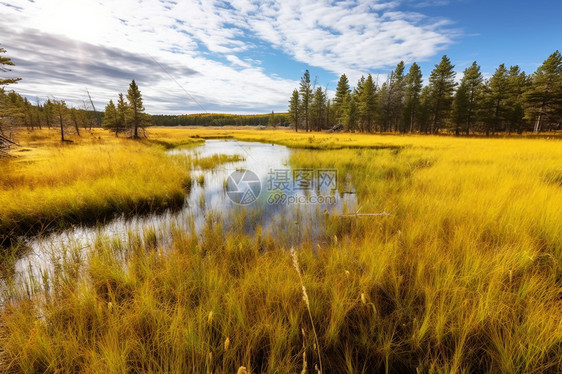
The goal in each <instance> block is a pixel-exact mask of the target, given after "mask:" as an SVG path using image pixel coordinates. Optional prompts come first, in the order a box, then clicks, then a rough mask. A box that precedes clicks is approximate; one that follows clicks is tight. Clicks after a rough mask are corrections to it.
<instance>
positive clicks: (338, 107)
mask: <svg viewBox="0 0 562 374" xmlns="http://www.w3.org/2000/svg"><path fill="white" fill-rule="evenodd" d="M350 93H351V89H350V87H349V80H348V79H347V76H346V75H345V74H342V76H341V77H340V79H339V81H338V86H337V87H336V96H335V97H334V102H333V105H332V106H333V112H334V116H335V118H336V121H338V122H342V119H343V117H344V111H345V108H344V101H345V100H346V99H347V97H348V96H349V94H350Z"/></svg>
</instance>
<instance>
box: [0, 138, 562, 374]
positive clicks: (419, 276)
mask: <svg viewBox="0 0 562 374" xmlns="http://www.w3.org/2000/svg"><path fill="white" fill-rule="evenodd" d="M166 131H171V130H166ZM178 131H181V132H182V134H184V135H186V134H193V132H192V131H194V130H191V129H190V130H178ZM201 131H202V132H208V131H210V130H201ZM245 131H247V130H245ZM209 133H210V132H209ZM275 134H276V133H273V132H272V133H271V134H269V133H265V132H262V131H256V132H255V134H253V133H251V132H249V131H248V132H247V133H244V135H243V136H244V137H247V138H248V137H254V138H255V139H257V138H259V137H270V139H269V140H270V141H275V140H276V138H275V136H276V135H275ZM206 135H208V133H205V134H203V135H202V136H206ZM178 136H179V135H178ZM182 136H183V135H182ZM278 136H279V138H280V139H281V140H283V141H285V142H291V141H292V140H290V139H289V138H288V137H289V136H294V135H290V134H287V135H285V133H284V132H280V133H278ZM298 136H299V137H300V139H296V140H295V141H296V144H297V146H299V144H301V143H300V142H308V140H307V137H308V136H310V135H301V134H299V135H298ZM314 136H315V137H316V140H317V139H318V138H320V137H323V136H325V135H324V134H317V135H314ZM338 136H340V135H338ZM342 136H343V135H342ZM346 136H347V135H346ZM349 137H350V139H352V142H354V143H357V144H358V143H360V144H362V146H363V147H366V146H367V145H368V144H369V142H371V143H373V144H383V143H384V144H387V143H388V144H389V145H399V146H400V147H399V148H397V147H388V148H381V147H378V149H368V148H360V149H358V148H357V147H352V148H345V149H341V150H334V149H326V150H316V151H311V150H306V149H302V150H299V151H295V152H294V153H293V154H292V156H291V160H290V162H291V165H292V166H295V167H330V168H332V167H333V168H337V169H338V170H339V173H340V174H339V175H340V176H341V175H349V176H350V178H351V179H352V181H353V185H354V186H355V189H356V192H357V195H358V202H359V204H360V206H361V207H362V210H361V211H362V212H365V213H369V212H373V213H374V212H382V211H386V212H389V213H391V215H390V216H384V217H375V218H373V217H363V218H362V217H343V218H342V217H339V216H337V215H329V216H327V217H326V218H325V221H324V222H323V223H322V224H324V225H325V229H326V233H325V236H324V237H323V238H322V240H321V241H320V242H319V243H317V244H315V245H313V244H312V243H311V242H307V241H304V242H303V243H302V244H301V246H300V248H299V249H298V268H299V274H298V275H297V274H296V272H295V270H294V269H293V267H294V262H293V260H294V257H291V255H290V254H289V247H286V246H283V245H280V244H279V243H280V242H279V241H277V240H275V239H273V238H272V237H271V236H270V235H269V233H267V232H266V233H263V232H262V231H261V230H260V229H257V230H256V233H255V234H253V235H248V234H246V230H245V228H244V227H237V226H236V225H229V222H232V219H236V217H234V218H232V217H228V220H229V221H228V222H225V221H224V220H223V219H222V218H221V215H220V214H214V213H213V212H208V213H207V221H206V224H205V226H204V227H203V228H202V229H201V232H198V233H196V232H195V229H194V228H193V227H194V225H193V223H192V224H191V227H192V229H191V230H189V232H187V231H185V230H181V229H179V228H176V229H174V227H176V226H175V225H171V227H172V229H170V231H169V232H160V231H159V230H157V229H155V230H154V231H153V232H150V230H148V231H146V230H145V234H144V236H143V237H139V236H138V235H137V234H135V233H131V234H130V238H129V240H128V241H127V242H122V241H119V240H111V239H109V238H99V239H98V240H97V241H96V242H95V243H94V245H93V249H92V251H91V253H90V254H89V257H88V259H87V260H80V259H77V258H76V256H68V257H66V260H63V262H62V264H61V266H59V267H57V269H58V270H57V271H54V272H53V274H50V275H49V276H48V277H43V278H42V279H31V280H30V281H29V282H28V283H29V285H28V286H27V287H20V288H17V287H13V288H12V291H11V293H10V294H9V295H8V296H9V297H7V298H5V302H4V308H3V310H2V312H1V314H0V327H1V329H2V330H1V331H2V332H1V334H0V336H1V338H0V352H1V353H0V360H1V362H2V365H1V366H2V370H3V371H4V372H8V373H10V372H102V371H106V372H197V373H203V372H236V371H237V370H238V372H246V371H247V372H249V373H260V372H280V373H289V372H291V373H294V372H300V371H301V370H303V367H304V368H306V370H307V371H308V372H312V371H313V370H314V367H313V366H314V364H315V362H316V357H320V354H321V357H322V366H323V368H324V371H325V372H338V373H340V372H341V373H344V372H347V373H358V372H359V373H370V372H439V373H473V372H507V373H509V372H511V373H520V372H529V373H545V372H546V373H557V372H560V371H562V359H561V357H562V345H561V341H562V323H561V322H560V321H562V304H561V302H560V295H561V294H562V284H561V279H562V266H561V261H562V226H561V225H562V209H560V207H561V206H562V188H561V187H560V185H559V184H558V183H554V182H553V180H554V181H555V180H556V175H557V174H556V173H557V170H559V168H560V164H561V161H562V147H560V142H559V141H556V140H554V141H547V140H541V139H453V138H435V137H427V138H424V141H421V140H418V138H417V137H376V136H365V137H364V138H361V137H360V136H357V135H353V136H352V135H350V136H349ZM316 140H314V141H316ZM357 144H355V145H357ZM336 145H337V144H336ZM552 173H554V174H552ZM552 175H554V177H553V176H552ZM339 183H344V181H343V180H342V178H340V180H339ZM238 214H239V215H240V216H239V221H240V222H242V221H247V217H249V213H248V212H247V211H244V210H241V211H239V213H238ZM177 227H181V225H177ZM225 227H228V229H227V230H226V232H225ZM279 230H293V229H292V228H288V227H282V228H279ZM168 237H169V238H171V239H170V240H169V242H170V244H169V245H167V246H166V249H164V246H163V244H162V240H164V239H163V238H168ZM65 261H66V262H65ZM45 279H48V282H49V284H50V286H49V287H37V285H41V284H42V283H44V282H45ZM303 285H305V287H306V295H307V300H308V304H307V303H305V302H303ZM33 289H35V290H38V291H36V292H35V293H33V292H31V293H30V292H28V291H26V290H33ZM313 325H314V326H313ZM303 331H304V333H303ZM312 331H315V332H316V335H315V334H314V333H312ZM227 342H228V343H227ZM319 349H320V350H321V351H320V354H319V353H318V350H319Z"/></svg>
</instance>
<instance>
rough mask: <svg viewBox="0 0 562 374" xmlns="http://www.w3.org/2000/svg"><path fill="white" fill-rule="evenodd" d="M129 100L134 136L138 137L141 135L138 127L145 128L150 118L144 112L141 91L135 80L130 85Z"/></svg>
mask: <svg viewBox="0 0 562 374" xmlns="http://www.w3.org/2000/svg"><path fill="white" fill-rule="evenodd" d="M127 100H128V101H129V117H130V122H131V125H132V127H133V138H135V139H137V138H138V137H139V134H138V129H139V128H144V126H145V125H146V122H147V119H148V118H147V115H146V114H145V113H144V105H143V104H142V95H141V92H140V90H139V87H138V86H137V84H136V83H135V81H134V80H133V81H132V82H131V84H130V85H129V90H128V91H127Z"/></svg>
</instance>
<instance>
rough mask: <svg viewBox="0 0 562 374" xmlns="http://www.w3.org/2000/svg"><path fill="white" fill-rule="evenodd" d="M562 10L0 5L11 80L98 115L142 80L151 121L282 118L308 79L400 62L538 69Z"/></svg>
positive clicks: (210, 2)
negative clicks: (90, 103)
mask: <svg viewBox="0 0 562 374" xmlns="http://www.w3.org/2000/svg"><path fill="white" fill-rule="evenodd" d="M561 15H562V0H550V1H546V0H534V1H523V0H511V1H507V0H486V1H483V0H421V1H414V0H370V1H369V0H343V1H334V0H323V1H321V0H279V1H278V0H266V1H254V0H232V1H223V0H199V1H197V0H148V1H139V0H118V1H117V0H15V1H14V0H12V1H7V0H0V47H2V48H4V49H6V50H7V53H6V54H5V56H7V57H10V58H11V59H12V61H13V62H14V63H15V64H16V66H15V67H13V69H12V71H11V72H10V73H3V74H2V78H7V77H15V76H17V77H21V78H22V80H21V81H20V82H19V83H17V84H16V85H10V86H9V88H10V89H14V90H15V91H17V92H19V93H20V94H22V95H24V96H26V97H28V98H29V99H31V100H32V101H33V102H35V101H36V99H37V98H38V99H39V100H40V101H44V100H46V99H47V98H49V97H50V98H57V99H63V100H66V101H67V103H68V104H70V105H72V106H76V107H84V105H85V104H84V102H85V101H86V100H87V99H88V96H87V92H89V93H90V94H91V96H92V99H93V100H94V103H95V105H96V109H98V110H103V107H104V106H105V104H107V102H108V101H109V100H110V99H114V100H115V99H116V98H117V96H118V93H120V92H123V93H126V91H127V88H128V86H129V83H130V82H131V80H132V79H134V80H135V81H136V82H137V84H138V85H139V88H140V90H141V92H142V95H143V99H144V104H145V107H146V111H147V112H149V113H151V114H184V113H202V112H208V113H269V112H271V111H272V110H273V111H275V112H284V111H286V110H287V103H288V100H289V97H290V95H291V92H292V91H293V89H295V88H297V87H298V84H299V80H300V77H301V76H302V75H303V73H304V71H305V69H309V71H310V74H311V77H312V79H313V81H314V82H315V83H316V84H317V85H319V86H321V87H325V88H327V89H328V92H329V93H332V94H333V90H334V89H335V87H336V85H337V81H338V78H339V77H340V75H341V74H343V73H345V74H346V75H347V77H348V78H349V80H350V83H351V85H352V86H353V85H355V82H357V80H358V79H359V78H360V77H361V75H366V74H373V75H374V77H375V79H376V80H377V82H378V83H379V84H382V82H384V81H385V79H386V77H387V75H388V73H389V72H390V71H391V70H392V69H393V68H394V67H395V66H396V64H397V63H398V62H400V61H404V62H405V63H406V66H407V67H406V68H407V69H408V67H409V66H410V65H411V63H413V62H414V61H415V62H417V63H418V64H419V65H420V66H421V68H422V72H423V74H424V78H425V79H427V77H428V76H429V74H430V72H431V70H432V69H433V67H434V65H435V64H437V63H438V62H439V61H440V60H441V56H443V55H444V54H446V55H447V56H448V57H449V58H450V59H451V61H452V63H453V64H454V65H455V70H456V71H457V72H458V74H457V79H460V77H461V76H462V71H463V70H464V69H465V68H466V67H468V66H469V65H470V64H472V62H473V61H477V63H478V64H479V65H480V66H481V69H482V72H483V73H484V75H485V76H487V77H489V76H491V75H492V74H493V73H494V71H495V69H496V68H497V66H498V65H499V64H500V63H505V64H506V65H507V66H510V65H519V66H520V67H521V68H522V69H523V70H524V71H526V72H527V73H532V72H534V71H535V70H536V69H537V67H538V66H539V65H540V64H541V63H542V62H543V61H544V60H545V59H546V58H547V57H548V56H549V55H550V54H551V53H553V52H554V51H555V50H559V49H561V47H562V22H561V21H560V16H561Z"/></svg>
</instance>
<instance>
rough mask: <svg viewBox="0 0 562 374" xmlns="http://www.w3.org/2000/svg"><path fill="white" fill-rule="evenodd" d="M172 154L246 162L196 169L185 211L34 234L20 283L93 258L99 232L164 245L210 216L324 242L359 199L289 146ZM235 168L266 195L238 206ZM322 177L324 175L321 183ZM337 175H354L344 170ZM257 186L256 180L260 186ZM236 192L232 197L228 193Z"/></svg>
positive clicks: (212, 145)
mask: <svg viewBox="0 0 562 374" xmlns="http://www.w3.org/2000/svg"><path fill="white" fill-rule="evenodd" d="M168 153H169V154H170V155H175V156H178V155H179V156H181V155H186V156H188V155H191V156H194V155H197V156H198V157H208V156H212V155H213V154H225V155H240V156H242V157H244V160H243V161H238V162H231V163H227V164H223V165H219V166H218V167H217V168H216V169H213V170H200V169H199V170H194V171H192V173H191V174H192V178H193V180H194V184H193V186H192V188H191V191H190V193H189V194H188V195H187V197H186V199H185V203H184V206H183V208H182V209H180V210H179V211H166V212H164V213H161V214H149V215H140V216H134V217H125V216H121V217H119V218H115V219H113V220H112V221H110V222H108V223H107V224H104V225H98V226H96V227H92V226H76V227H74V228H72V229H69V230H66V231H63V232H58V233H52V234H49V235H46V236H43V237H36V238H30V239H28V241H27V246H28V247H29V250H28V251H26V253H25V254H24V255H23V256H22V257H21V258H19V259H18V260H17V262H16V264H15V276H16V280H20V281H26V280H28V279H32V278H35V279H41V277H42V276H43V274H49V273H51V272H52V271H53V269H54V268H55V266H58V265H56V264H60V263H61V262H63V260H64V259H65V258H67V259H68V257H69V256H72V257H73V258H74V261H75V262H79V261H80V259H84V258H86V257H87V253H88V249H90V248H91V247H92V246H93V245H94V243H95V241H96V238H99V237H105V238H110V239H111V238H114V239H119V240H121V241H122V242H123V243H127V241H128V240H129V239H130V238H131V235H132V234H133V235H134V234H139V236H140V237H142V236H143V235H142V234H143V233H144V232H146V230H152V231H153V232H155V233H156V235H157V237H158V240H159V244H160V245H161V246H163V247H164V248H166V247H167V245H168V243H169V240H170V236H171V235H170V232H171V230H172V228H174V229H178V228H180V229H182V230H186V231H187V232H191V231H193V230H195V231H196V232H197V233H200V232H201V231H202V228H203V227H204V225H205V223H206V221H207V220H208V219H209V217H211V216H212V217H215V218H220V219H221V220H222V222H223V223H224V229H225V231H236V230H242V231H244V232H246V233H248V234H253V233H255V232H256V230H257V229H258V227H259V228H261V231H262V233H264V234H269V235H271V236H273V237H274V238H275V239H276V240H278V242H279V243H280V245H285V246H291V245H298V244H299V243H301V242H302V241H305V240H306V241H310V242H314V241H320V240H322V236H323V234H324V231H325V230H324V225H323V222H324V219H325V217H326V215H327V214H342V213H345V212H349V211H353V210H354V208H355V206H356V204H357V201H356V197H355V194H354V193H353V187H352V185H351V184H350V183H347V184H345V190H346V191H338V190H337V188H334V187H336V185H335V184H333V183H332V182H333V181H332V180H331V179H330V176H331V175H332V174H330V173H331V172H333V171H330V170H323V171H321V170H304V171H300V172H299V170H293V169H291V167H290V166H289V157H290V154H291V150H290V149H288V148H287V147H285V146H281V145H273V144H266V143H254V142H240V141H235V140H207V141H206V142H205V144H204V145H202V146H199V147H195V148H190V149H176V150H171V151H169V152H168ZM237 170H238V171H240V170H250V171H251V172H253V173H255V175H256V176H257V177H258V179H259V186H260V190H261V192H260V194H259V197H257V199H256V200H255V201H253V202H252V203H249V204H238V203H236V202H234V201H233V200H232V199H231V197H229V192H232V189H229V187H231V186H232V184H231V185H228V184H227V183H226V181H227V180H228V178H229V176H230V175H231V174H232V173H233V172H235V171H237ZM336 172H337V171H336ZM295 173H296V174H295ZM318 173H323V174H318ZM201 174H202V175H203V177H204V183H202V184H201V185H200V184H199V183H198V182H197V181H198V180H199V178H198V177H199V176H200V175H201ZM248 175H250V174H248ZM295 176H296V177H300V178H297V179H299V183H297V182H296V179H295V178H293V177H295ZM332 176H333V175H332ZM320 177H323V179H322V180H320ZM336 177H337V178H344V179H345V178H349V176H344V175H341V174H338V175H337V176H336ZM231 182H232V180H231ZM307 182H308V183H307ZM253 186H257V184H256V183H254V184H253ZM230 196H233V194H232V193H230ZM236 196H238V195H236ZM236 196H234V198H235V199H236ZM250 200H252V199H250Z"/></svg>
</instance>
